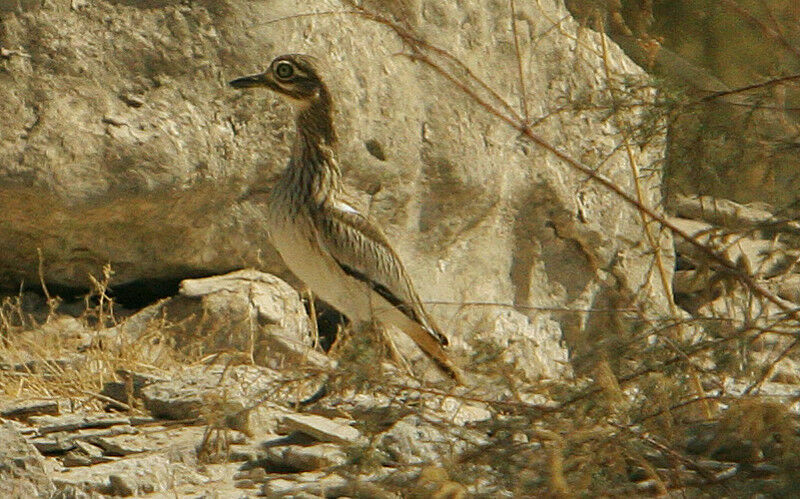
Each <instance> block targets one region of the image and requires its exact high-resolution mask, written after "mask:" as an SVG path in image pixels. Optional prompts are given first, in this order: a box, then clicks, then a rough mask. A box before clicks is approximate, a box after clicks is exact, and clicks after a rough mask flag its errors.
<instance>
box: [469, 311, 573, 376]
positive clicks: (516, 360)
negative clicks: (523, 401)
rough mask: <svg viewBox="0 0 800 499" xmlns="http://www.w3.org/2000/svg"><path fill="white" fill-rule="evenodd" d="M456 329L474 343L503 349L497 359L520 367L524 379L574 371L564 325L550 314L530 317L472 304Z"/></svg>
mask: <svg viewBox="0 0 800 499" xmlns="http://www.w3.org/2000/svg"><path fill="white" fill-rule="evenodd" d="M456 331H457V332H458V337H459V338H464V339H465V340H466V341H467V342H468V343H470V344H472V345H473V346H475V345H479V344H482V347H483V348H488V349H489V350H491V351H492V352H499V359H497V360H500V361H502V362H503V363H505V364H507V365H509V366H512V367H513V368H515V369H517V370H518V371H519V372H520V373H521V374H522V375H523V376H524V379H527V380H531V381H533V380H541V379H553V378H560V377H562V376H565V375H569V374H571V372H572V371H571V369H570V364H569V352H568V350H567V348H566V345H565V344H564V343H563V338H562V331H561V327H560V326H559V324H558V322H556V321H554V320H553V319H552V318H550V317H548V316H547V315H538V314H537V315H535V316H533V318H530V317H527V316H525V315H524V314H521V313H519V312H517V311H515V310H510V309H507V310H502V311H497V310H492V309H488V310H487V309H485V308H483V307H471V308H467V309H466V310H465V311H463V312H462V313H460V314H459V322H458V325H457V326H456ZM474 348H476V347H474ZM487 353H488V354H489V355H490V356H492V355H493V353H491V352H487ZM478 355H480V354H478ZM480 363H481V362H479V364H480ZM487 369H488V370H489V371H492V370H493V368H492V367H491V366H489V367H488V368H487Z"/></svg>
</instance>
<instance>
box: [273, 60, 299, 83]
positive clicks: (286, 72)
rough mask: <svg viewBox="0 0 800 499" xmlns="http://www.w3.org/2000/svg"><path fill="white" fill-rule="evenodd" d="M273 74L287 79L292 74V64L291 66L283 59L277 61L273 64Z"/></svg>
mask: <svg viewBox="0 0 800 499" xmlns="http://www.w3.org/2000/svg"><path fill="white" fill-rule="evenodd" d="M275 74H276V75H277V76H278V78H280V79H281V80H287V79H289V78H291V77H292V75H294V66H292V65H291V64H290V63H288V62H285V61H283V62H279V63H278V64H277V65H276V66H275Z"/></svg>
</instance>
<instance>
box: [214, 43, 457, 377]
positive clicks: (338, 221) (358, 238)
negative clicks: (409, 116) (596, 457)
mask: <svg viewBox="0 0 800 499" xmlns="http://www.w3.org/2000/svg"><path fill="white" fill-rule="evenodd" d="M230 84H231V85H232V86H234V87H237V88H248V87H267V88H270V89H272V90H274V91H275V92H277V93H278V94H280V95H282V96H284V97H286V98H287V99H288V100H289V101H290V102H291V103H293V104H294V106H295V108H296V110H297V116H296V124H297V137H296V139H295V143H294V146H293V148H292V155H291V159H290V160H289V164H288V166H287V168H286V170H285V171H284V173H283V174H282V176H281V177H280V179H279V180H278V182H277V184H276V185H275V187H274V189H273V191H272V192H271V193H270V196H269V208H268V225H269V231H270V235H271V239H272V242H273V245H274V246H275V248H276V249H277V250H278V252H279V253H280V254H281V257H282V258H283V260H284V262H285V263H286V265H287V266H288V267H289V269H290V270H291V271H292V272H293V273H294V274H295V275H296V276H297V277H298V278H300V279H301V280H302V281H303V282H304V283H305V284H306V285H308V286H309V287H310V288H311V290H312V291H314V292H315V293H316V294H317V296H319V297H320V298H322V299H323V300H325V301H326V302H328V303H329V304H330V305H332V306H334V307H336V308H337V309H338V310H339V311H340V312H342V313H344V314H345V315H346V316H347V317H348V318H350V319H351V320H354V321H370V320H372V319H373V318H374V319H377V320H378V321H380V322H382V323H385V324H393V325H395V326H397V327H399V328H400V329H401V330H402V331H403V332H404V333H406V334H407V335H408V336H409V337H410V338H411V339H412V340H414V342H415V343H416V344H417V345H418V346H419V347H420V348H421V349H422V350H423V351H424V352H425V353H426V354H427V355H428V356H429V357H430V358H431V359H432V360H433V361H434V362H435V363H436V365H437V366H438V367H439V368H440V369H442V370H443V371H444V372H445V373H447V374H448V375H449V376H451V377H452V378H454V379H456V380H457V381H459V382H460V381H461V378H460V374H459V372H458V370H457V369H456V367H455V366H454V365H453V363H452V362H451V361H450V359H449V357H448V356H447V353H446V352H445V351H444V349H443V346H446V345H447V338H446V336H444V335H443V334H442V333H441V332H440V330H439V328H438V327H437V326H436V324H435V323H434V322H433V321H432V320H431V318H430V317H429V316H428V315H427V313H426V312H425V309H424V307H423V306H422V303H421V301H420V299H419V297H418V296H417V293H416V291H415V290H414V287H413V285H412V283H411V280H410V279H409V278H408V275H407V274H406V271H405V269H404V268H403V264H402V263H401V261H400V259H399V258H398V256H397V254H396V253H395V252H394V250H393V249H392V247H391V245H390V244H389V242H388V241H387V240H386V237H385V236H384V235H383V233H382V232H381V231H380V230H379V229H378V228H377V227H376V226H375V225H373V224H372V222H370V221H369V220H368V219H367V218H366V217H365V216H364V215H362V214H361V213H359V212H358V211H357V210H356V209H354V208H353V207H351V206H349V205H348V204H346V203H345V202H344V201H343V200H342V199H341V195H342V192H343V189H342V183H341V173H340V170H339V166H338V164H337V162H336V133H335V131H334V127H333V121H332V116H333V112H332V102H331V98H330V94H329V93H328V89H327V88H326V87H325V85H324V83H323V82H322V80H321V79H320V77H319V74H318V72H317V70H316V69H315V67H314V61H313V59H311V58H310V57H308V56H304V55H299V54H293V55H284V56H280V57H278V58H276V59H275V60H274V61H272V63H271V64H270V67H269V69H267V71H265V72H264V73H260V74H256V75H251V76H245V77H242V78H238V79H236V80H233V81H231V82H230Z"/></svg>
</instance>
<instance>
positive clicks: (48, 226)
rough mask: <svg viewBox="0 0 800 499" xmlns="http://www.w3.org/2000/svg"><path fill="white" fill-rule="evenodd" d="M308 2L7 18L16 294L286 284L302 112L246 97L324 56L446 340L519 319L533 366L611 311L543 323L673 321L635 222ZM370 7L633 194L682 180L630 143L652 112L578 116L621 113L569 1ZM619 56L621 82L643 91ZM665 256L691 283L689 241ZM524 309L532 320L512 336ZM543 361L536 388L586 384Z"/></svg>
mask: <svg viewBox="0 0 800 499" xmlns="http://www.w3.org/2000/svg"><path fill="white" fill-rule="evenodd" d="M304 5H305V7H304V10H302V11H301V12H298V10H297V4H296V2H290V1H285V0H272V1H266V2H247V1H244V0H241V1H239V0H222V1H216V0H215V1H199V2H191V3H190V4H187V3H186V2H180V1H177V0H175V1H171V0H165V1H148V2H133V1H127V0H122V1H120V0H117V1H111V0H96V1H92V2H72V4H71V5H70V3H69V2H53V1H49V0H46V1H44V2H12V3H11V4H10V5H9V4H3V5H0V12H2V23H1V24H0V46H2V47H3V48H6V49H8V50H7V52H5V53H4V54H5V55H4V56H3V58H1V59H0V81H2V84H0V111H1V112H2V114H3V116H4V117H5V118H4V121H3V123H2V124H0V210H2V212H3V214H4V216H3V217H2V220H0V281H1V282H2V284H4V285H6V286H8V287H11V288H16V287H18V285H19V283H20V282H21V281H25V282H37V281H38V272H39V265H40V263H39V257H38V255H37V248H38V249H41V253H42V271H43V275H44V279H45V280H46V282H48V283H49V284H60V285H65V286H86V285H87V284H88V283H89V279H88V276H89V275H90V274H91V275H94V276H96V277H99V276H101V275H102V272H101V268H102V266H103V265H104V264H106V263H108V262H110V263H111V265H112V268H113V270H114V272H115V274H114V283H116V284H121V283H126V282H131V281H135V280H138V279H178V278H184V277H192V276H196V275H209V274H215V273H222V272H224V271H228V270H233V269H236V268H242V267H245V266H255V267H259V268H262V269H265V270H269V271H272V272H278V273H279V274H281V273H283V274H285V270H284V269H283V268H282V266H281V264H280V261H279V260H278V259H277V258H276V255H275V253H274V251H273V250H271V249H270V247H269V245H268V243H267V242H266V241H267V235H266V234H265V232H264V229H263V224H262V222H261V220H262V216H263V212H262V210H261V207H260V205H259V203H258V202H256V200H255V198H252V197H249V198H248V197H247V196H245V194H246V193H247V192H248V190H253V189H259V188H262V187H268V185H269V181H270V179H271V178H272V177H273V176H274V174H275V173H276V172H278V171H279V170H280V169H282V168H283V167H284V165H285V163H286V158H287V154H288V150H289V144H290V142H291V139H292V135H293V131H292V126H293V125H292V117H291V114H290V109H289V108H288V107H287V106H286V105H284V104H283V103H281V102H279V101H278V99H277V98H276V97H275V96H274V95H271V94H269V93H267V92H263V93H256V92H253V93H243V92H239V91H234V90H232V89H230V88H227V86H226V81H227V80H229V79H231V78H233V77H236V76H240V75H242V74H246V73H252V72H255V71H257V70H259V69H263V68H264V67H265V66H266V65H267V64H268V63H269V61H270V60H271V58H272V57H274V56H276V55H278V54H282V53H288V52H304V53H309V54H312V55H315V56H317V57H318V58H320V59H322V60H323V61H325V62H326V63H327V65H328V66H329V68H328V69H329V71H328V73H329V75H328V78H327V81H328V83H329V86H330V87H331V90H332V92H333V94H334V98H335V99H336V103H337V109H338V110H337V120H338V127H339V135H340V137H341V151H340V155H341V157H340V160H341V163H342V165H343V169H344V175H345V181H346V183H347V184H348V185H349V186H350V191H351V193H352V194H353V196H354V197H355V198H356V201H357V202H360V205H361V206H360V207H361V209H363V210H364V211H367V212H369V213H370V215H371V216H372V217H373V218H375V219H376V220H377V221H378V222H379V223H380V224H381V225H382V226H383V227H384V228H385V232H386V233H387V235H388V237H389V238H390V239H391V240H392V241H393V242H394V245H395V247H396V250H397V251H398V253H399V254H400V256H401V257H402V258H403V260H404V261H405V263H406V266H407V267H408V270H409V272H410V274H411V275H412V278H413V279H414V280H415V282H416V285H417V288H418V290H419V291H420V294H421V295H422V297H423V300H427V301H435V302H436V304H431V305H430V306H429V309H431V311H432V313H433V314H434V315H435V316H436V317H437V318H438V319H439V322H440V323H442V325H443V326H444V327H445V329H448V330H456V329H458V328H457V327H456V326H457V325H458V324H459V323H460V321H461V315H462V314H463V313H465V310H469V313H470V314H472V315H471V316H470V318H469V320H470V321H472V322H476V321H477V322H481V321H483V322H485V323H486V324H490V325H493V324H497V323H498V321H500V322H502V321H506V322H509V321H510V322H512V323H513V324H514V327H515V328H516V330H519V331H521V332H522V334H524V335H525V340H526V341H524V342H518V343H517V347H518V348H517V347H515V348H516V350H515V352H514V355H515V356H516V357H517V358H520V359H525V358H526V356H528V354H530V355H533V354H534V353H535V352H537V351H538V348H540V346H541V345H542V344H543V343H544V342H547V343H548V345H549V346H547V349H549V350H559V349H561V348H562V347H561V346H560V345H559V344H558V336H560V335H562V334H563V335H564V336H565V337H566V338H567V339H568V340H569V341H570V342H572V344H573V345H574V346H578V345H582V344H583V343H584V341H585V340H586V339H587V338H588V337H589V335H590V333H589V332H588V331H590V330H591V329H592V327H593V326H592V325H593V324H594V325H596V324H597V322H596V321H595V320H594V318H593V317H592V316H591V314H588V315H587V314H576V313H562V312H560V313H552V312H548V311H546V310H538V309H542V308H546V309H551V308H559V309H563V308H569V309H585V308H589V307H605V306H607V305H608V304H609V303H610V302H611V301H612V300H618V298H619V297H622V298H623V300H624V301H625V305H626V306H629V307H631V306H640V307H642V308H643V309H645V310H654V311H655V312H656V313H658V312H662V311H664V310H665V303H666V302H665V299H664V298H663V297H664V296H665V295H666V293H665V292H664V288H663V286H662V284H661V282H660V281H659V280H658V279H657V278H656V277H655V276H657V274H658V273H657V272H652V268H653V253H654V252H653V248H651V247H650V246H649V245H648V244H647V243H646V240H645V239H644V237H643V230H642V224H641V220H640V218H639V216H638V213H637V212H636V211H635V210H634V209H633V208H631V207H630V206H628V205H626V204H624V203H623V202H622V201H621V200H620V199H618V198H617V197H615V196H613V195H612V194H611V193H609V192H607V191H604V190H603V188H602V187H600V186H599V185H597V184H596V183H594V182H592V181H591V180H587V179H586V178H585V176H584V175H580V174H578V173H576V172H575V171H574V170H572V169H570V167H569V166H567V165H565V164H564V163H563V162H562V161H560V160H558V159H557V158H555V157H554V156H552V155H551V154H549V153H547V152H546V151H544V150H543V149H541V148H538V147H535V146H533V145H532V144H530V143H527V142H525V141H524V140H523V139H522V138H520V136H519V133H518V132H517V131H515V130H514V129H512V128H511V127H509V126H507V125H506V124H505V123H503V122H502V121H500V120H499V119H497V118H496V117H495V116H492V115H490V114H489V113H487V112H486V110H485V109H484V108H483V107H481V106H480V105H478V104H476V103H475V102H473V101H472V100H471V99H470V98H469V97H467V96H466V95H464V94H463V93H461V92H460V91H458V89H457V87H455V86H454V85H453V84H452V83H451V82H448V81H447V80H446V79H445V78H443V77H441V76H440V75H438V74H437V73H436V72H435V71H434V70H432V69H431V68H430V67H429V66H427V65H425V64H422V63H419V62H415V61H413V60H412V59H410V58H408V57H403V56H399V55H397V54H398V53H402V52H406V51H407V50H408V48H407V47H405V46H404V45H403V43H402V42H401V40H400V39H399V37H398V36H397V35H396V34H394V33H393V32H391V30H389V29H387V28H386V27H385V26H382V25H380V24H378V23H376V22H374V21H371V20H368V19H366V18H364V17H361V16H357V15H353V14H344V13H343V14H335V15H319V16H305V17H299V18H289V19H283V18H284V17H287V16H292V15H294V14H298V13H308V12H314V11H329V10H342V5H340V4H339V3H337V2H326V1H314V2H309V3H307V4H304ZM368 7H369V8H372V9H376V10H377V11H378V12H381V13H383V14H385V15H387V16H390V17H391V16H397V17H398V18H400V19H402V20H403V22H404V23H406V24H408V25H409V26H411V28H412V29H413V30H415V32H416V34H417V35H418V36H419V37H421V38H423V39H425V40H427V41H429V42H430V43H432V44H434V45H436V46H439V47H442V48H445V49H446V50H448V51H450V52H452V53H453V55H455V56H456V57H457V58H459V59H460V60H461V61H463V62H464V63H465V64H466V65H467V66H468V67H469V68H471V70H472V72H473V73H474V74H475V75H477V76H478V77H479V78H481V79H483V80H484V81H485V82H487V83H488V84H490V85H491V87H492V88H493V89H494V90H495V91H496V92H497V93H498V94H499V95H500V96H501V97H502V98H503V99H505V100H506V101H507V102H509V103H511V105H512V107H514V108H515V109H520V108H521V107H522V106H521V105H518V103H520V102H524V103H525V106H526V108H527V109H528V110H529V114H530V119H531V122H532V123H535V125H533V129H534V130H535V132H536V133H537V134H540V135H541V136H542V137H544V138H545V139H546V140H548V141H549V142H550V143H551V144H552V145H554V146H556V147H558V148H559V149H561V150H563V151H565V152H566V153H567V154H569V155H570V156H572V157H574V158H577V159H580V160H581V161H583V162H584V163H587V164H590V165H599V166H597V170H598V171H599V172H600V173H602V174H603V175H605V176H607V177H609V178H611V179H612V180H613V181H614V182H615V183H617V184H618V185H620V186H621V187H622V188H624V189H625V190H626V191H628V192H633V191H634V179H633V175H632V173H631V172H632V171H633V170H632V168H631V167H630V166H629V161H628V158H629V154H628V153H630V157H632V158H633V159H634V160H635V161H636V163H637V165H638V168H639V169H640V170H641V171H642V172H644V171H650V172H652V171H655V172H658V167H657V161H658V160H659V158H661V157H662V154H663V142H662V139H661V138H660V137H650V138H649V140H647V141H637V143H636V145H633V146H631V149H630V150H629V151H626V150H625V148H624V147H622V148H621V147H619V146H620V144H621V140H622V137H623V136H622V134H621V133H620V130H619V128H620V127H622V128H630V129H637V128H639V127H640V126H644V125H645V122H646V117H645V116H643V115H642V114H637V113H640V112H639V111H636V109H639V108H636V107H633V108H632V109H634V110H633V111H621V112H620V113H621V114H618V115H615V117H614V119H608V116H607V115H606V113H605V111H591V110H589V111H587V110H580V111H578V110H573V107H572V106H570V105H569V104H570V103H576V102H580V103H582V104H586V105H584V106H582V107H584V108H589V109H592V108H593V106H591V105H589V104H597V107H598V108H601V109H602V108H604V107H607V105H605V106H604V102H599V101H598V102H595V101H594V100H596V99H599V97H598V96H601V95H602V96H606V95H607V93H608V92H607V91H606V90H604V89H605V87H606V85H607V83H608V81H609V80H608V78H607V76H606V73H605V69H604V68H605V66H604V60H603V57H601V56H600V55H598V54H602V53H603V49H602V48H601V44H600V39H599V37H598V36H597V35H596V34H595V33H590V32H586V31H580V30H578V28H577V25H576V24H575V23H574V22H572V21H571V18H569V16H568V14H567V12H566V10H565V9H564V7H563V5H562V3H561V2H560V1H556V0H545V1H542V2H536V3H531V4H530V5H528V4H526V5H520V6H518V9H519V11H518V12H517V13H516V15H514V16H512V15H511V14H510V12H509V11H508V7H507V3H505V2H495V1H491V0H471V1H468V2H459V5H458V6H456V5H455V4H453V5H450V4H443V3H442V2H437V1H434V0H413V1H412V0H407V1H402V2H368ZM512 18H513V22H515V23H516V28H517V33H518V37H519V40H520V47H519V50H520V53H521V66H522V70H523V73H524V74H523V78H522V79H523V81H524V87H525V95H524V96H522V97H524V99H521V95H520V90H519V88H520V85H519V81H520V78H519V74H518V65H517V58H516V56H515V48H514V38H513V32H512V30H511V24H510V23H511V22H512V21H511V20H512ZM273 21H274V22H273ZM556 24H557V25H558V28H557V29H555V28H554V26H556ZM607 49H608V50H607V53H606V55H605V56H606V63H607V64H608V67H609V68H610V71H611V72H612V73H613V74H612V75H611V79H612V80H613V81H623V80H625V81H633V80H635V79H636V78H637V77H639V76H640V75H642V74H643V73H642V72H641V70H640V69H639V68H638V67H636V66H635V65H633V64H632V63H631V62H630V61H629V60H628V59H627V58H626V57H624V55H623V54H622V53H621V51H620V50H618V49H617V48H616V47H615V46H612V45H610V44H609V46H608V47H607ZM642 97H643V98H647V97H648V94H647V93H646V92H642ZM603 98H606V97H603ZM565 104H566V106H565ZM575 108H577V106H575ZM519 112H520V114H522V112H521V111H519ZM540 118H541V119H540ZM617 118H618V119H617ZM640 177H641V178H639V179H638V181H639V183H640V187H641V192H643V193H645V196H646V197H645V198H644V199H643V201H644V203H645V204H648V205H650V206H656V205H658V202H659V199H660V197H659V196H660V195H659V189H658V185H659V181H660V177H659V175H658V173H655V174H649V175H646V176H645V175H640ZM660 241H661V245H662V246H661V248H659V251H661V250H663V252H664V258H665V262H666V263H665V266H666V268H667V269H668V272H669V269H671V267H672V265H671V261H670V258H671V253H670V251H668V248H669V247H670V241H669V238H668V237H665V236H662V237H661V240H660ZM609 290H613V291H609ZM470 303H480V305H470V306H468V307H466V308H465V307H464V305H465V304H470ZM493 304H497V305H493ZM509 308H512V309H513V308H516V310H510V312H513V313H514V314H517V313H520V314H526V315H529V316H530V317H531V321H530V323H528V324H525V325H522V324H520V321H519V320H517V317H516V316H515V317H514V318H512V319H509V318H507V317H506V318H503V317H505V316H503V314H507V313H508V312H509ZM531 311H533V312H535V316H534V315H531ZM476 314H479V315H482V317H476ZM492 327H494V326H492ZM490 329H491V328H490ZM540 331H541V333H540ZM471 334H472V335H474V336H477V337H478V338H479V339H480V337H481V335H484V336H486V338H484V339H488V334H489V333H483V332H481V331H472V332H471ZM537 335H538V336H537ZM454 336H460V337H465V336H466V334H461V333H459V334H458V335H454ZM461 341H462V338H458V337H457V338H454V341H453V342H454V343H455V345H456V346H458V345H459V343H460V342H461ZM503 341H504V342H505V341H506V340H505V339H504V340H503ZM462 344H463V343H462ZM558 355H560V356H562V357H563V355H564V354H563V350H561V353H559V354H558ZM536 362H537V365H536V366H522V367H523V370H525V371H526V372H529V371H530V373H529V374H532V375H534V376H554V375H557V374H559V373H560V372H562V370H563V367H562V366H561V364H558V365H555V364H547V365H544V366H542V365H539V364H541V363H540V362H539V361H538V360H537V361H536Z"/></svg>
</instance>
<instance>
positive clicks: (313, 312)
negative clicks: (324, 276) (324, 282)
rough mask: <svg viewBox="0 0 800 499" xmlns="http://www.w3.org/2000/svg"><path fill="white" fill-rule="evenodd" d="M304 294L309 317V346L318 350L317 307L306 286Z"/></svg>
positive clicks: (312, 294) (309, 289)
mask: <svg viewBox="0 0 800 499" xmlns="http://www.w3.org/2000/svg"><path fill="white" fill-rule="evenodd" d="M304 294H305V295H306V300H308V315H309V316H310V318H311V348H313V349H315V350H319V324H317V307H316V305H314V293H313V292H312V291H311V288H309V287H306V289H305V291H304Z"/></svg>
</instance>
